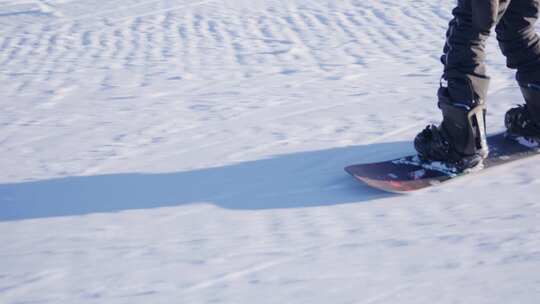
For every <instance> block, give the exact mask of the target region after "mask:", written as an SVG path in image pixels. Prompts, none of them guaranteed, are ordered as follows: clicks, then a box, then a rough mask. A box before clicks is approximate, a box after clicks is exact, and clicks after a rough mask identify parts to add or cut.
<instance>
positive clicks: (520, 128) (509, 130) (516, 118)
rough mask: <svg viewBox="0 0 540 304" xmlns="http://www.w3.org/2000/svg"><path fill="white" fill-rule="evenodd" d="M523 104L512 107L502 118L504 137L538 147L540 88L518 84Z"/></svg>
mask: <svg viewBox="0 0 540 304" xmlns="http://www.w3.org/2000/svg"><path fill="white" fill-rule="evenodd" d="M519 86H520V88H521V92H522V94H523V97H524V98H525V104H524V105H519V106H517V107H514V108H512V109H510V110H508V112H506V115H505V117H504V124H505V126H506V137H507V138H510V139H513V140H516V141H518V142H520V143H522V144H525V145H527V146H532V147H538V146H540V86H539V85H537V84H532V83H528V84H523V83H520V84H519Z"/></svg>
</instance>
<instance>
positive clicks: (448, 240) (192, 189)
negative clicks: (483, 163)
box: [0, 0, 540, 304]
mask: <svg viewBox="0 0 540 304" xmlns="http://www.w3.org/2000/svg"><path fill="white" fill-rule="evenodd" d="M453 5H454V2H453V1H442V0H436V1H398V0H379V1H371V0H370V1H356V0H344V1H329V0H317V1H307V0H290V1H284V0H264V1H263V0H252V1H244V0H211V1H186V0H155V1H152V0H134V1H126V0H111V1H98V2H90V1H80V0H40V1H33V0H0V103H1V107H2V112H1V114H0V130H1V131H0V168H1V172H2V174H0V242H1V243H2V244H3V246H2V248H1V249H0V302H1V303H9V304H11V303H30V302H32V303H34V302H35V303H48V302H52V303H90V302H94V303H95V302H100V303H130V304H132V303H149V302H150V303H171V301H176V302H178V303H277V302H280V303H291V302H292V303H370V304H374V303H505V304H506V303H520V304H522V303H536V301H537V300H536V299H537V298H538V296H539V295H540V277H539V275H538V274H539V273H540V251H539V249H538V248H540V243H539V242H540V241H539V240H540V237H539V236H540V229H539V226H538V214H539V212H540V204H539V203H538V199H537V198H538V195H537V194H538V185H539V184H540V175H539V174H537V172H538V170H535V168H537V167H540V165H539V164H537V161H536V160H533V159H531V160H527V161H523V162H519V163H516V164H512V165H510V166H505V167H504V168H495V169H493V170H490V172H485V173H482V174H478V175H477V178H475V179H474V180H472V179H467V178H463V179H460V180H456V181H455V182H452V183H450V184H448V185H446V186H444V187H438V188H432V189H429V190H427V191H423V192H421V193H417V194H414V195H408V196H400V195H389V194H385V193H381V192H378V191H375V190H373V189H370V188H368V187H367V186H365V185H361V184H357V183H356V182H354V181H353V180H352V179H351V178H350V177H348V176H347V175H346V174H345V173H344V172H343V170H342V168H343V167H344V166H345V165H348V164H351V163H355V162H369V161H378V160H384V159H389V158H393V157H398V156H402V155H404V154H407V153H411V152H412V145H411V144H410V141H411V139H412V138H413V136H414V135H415V133H416V132H417V131H418V130H419V129H421V128H422V127H423V126H424V125H425V124H427V123H429V122H438V121H439V119H440V112H439V110H438V109H437V108H436V106H435V101H434V98H435V89H436V87H437V85H438V78H439V76H440V72H441V65H440V63H439V55H440V51H441V49H442V46H443V43H444V40H443V39H444V33H445V31H446V25H447V23H448V21H449V18H450V11H451V9H452V6H453ZM488 66H489V73H490V75H491V76H492V85H491V89H490V103H489V114H488V127H489V129H490V130H492V131H493V132H496V131H499V130H501V129H502V127H503V126H502V117H503V115H504V112H505V111H506V109H507V108H508V107H509V106H511V105H513V104H517V103H520V102H521V97H520V95H519V92H518V90H517V88H516V85H515V83H514V81H513V73H512V72H511V71H509V70H508V69H507V68H506V67H505V63H504V58H502V56H501V55H500V54H499V51H498V50H497V46H496V42H495V39H493V38H492V39H491V40H490V41H489V45H488Z"/></svg>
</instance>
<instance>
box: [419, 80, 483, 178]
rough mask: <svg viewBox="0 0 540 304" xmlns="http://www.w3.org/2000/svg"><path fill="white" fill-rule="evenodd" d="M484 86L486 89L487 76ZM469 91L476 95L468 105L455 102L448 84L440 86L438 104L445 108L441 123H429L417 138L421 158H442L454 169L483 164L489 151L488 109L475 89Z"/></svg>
mask: <svg viewBox="0 0 540 304" xmlns="http://www.w3.org/2000/svg"><path fill="white" fill-rule="evenodd" d="M469 83H470V82H469ZM484 86H485V88H486V89H487V80H485V83H484ZM468 87H469V88H472V87H473V86H472V85H468ZM484 91H485V90H484ZM470 92H471V95H470V96H475V98H474V100H473V101H472V102H468V104H469V105H468V104H464V103H456V102H453V98H452V97H451V96H450V94H449V90H448V87H443V86H441V88H439V92H438V98H439V103H438V105H439V108H440V109H441V110H442V114H443V121H442V123H441V125H440V126H438V127H437V126H434V125H429V126H427V127H426V128H425V129H424V130H423V131H422V132H420V134H418V135H417V136H416V138H415V139H414V147H415V149H416V151H417V152H418V156H419V157H420V159H421V160H423V161H424V162H434V161H437V162H441V163H443V164H444V165H445V166H446V167H447V168H448V170H449V171H453V172H463V171H466V170H473V169H477V168H478V169H479V168H482V162H483V160H484V159H485V158H486V157H487V156H488V154H489V148H488V145H487V141H486V127H485V114H486V109H485V106H484V102H483V98H480V97H479V96H480V95H478V94H474V91H472V89H471V90H470ZM470 100H471V99H470Z"/></svg>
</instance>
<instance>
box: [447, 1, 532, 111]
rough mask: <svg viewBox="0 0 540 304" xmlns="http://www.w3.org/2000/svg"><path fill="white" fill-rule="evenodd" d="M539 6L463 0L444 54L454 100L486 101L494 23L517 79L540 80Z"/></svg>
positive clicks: (449, 86)
mask: <svg viewBox="0 0 540 304" xmlns="http://www.w3.org/2000/svg"><path fill="white" fill-rule="evenodd" d="M539 10H540V0H458V5H457V7H456V8H455V9H454V10H453V11H452V14H453V16H454V18H453V19H452V20H451V21H450V23H449V27H448V31H447V34H446V38H447V39H446V44H445V47H444V55H443V56H442V57H441V61H442V63H443V64H444V74H443V79H444V80H445V82H446V85H447V87H448V93H449V95H450V98H451V99H452V100H453V101H454V102H457V103H464V104H468V105H470V106H473V105H475V104H479V103H484V100H485V97H486V92H487V86H488V83H489V77H488V76H487V75H486V68H485V65H484V59H485V44H486V40H487V38H488V37H489V35H490V32H491V30H492V29H493V27H495V32H496V34H497V41H498V43H499V46H500V49H501V51H502V53H503V54H504V56H506V64H507V66H508V67H509V68H511V69H516V70H517V72H516V79H517V81H518V82H519V83H531V82H534V83H540V37H539V36H538V35H537V34H536V31H535V28H534V25H535V23H536V21H537V19H538V16H539Z"/></svg>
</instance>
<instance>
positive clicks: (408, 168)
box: [345, 133, 540, 193]
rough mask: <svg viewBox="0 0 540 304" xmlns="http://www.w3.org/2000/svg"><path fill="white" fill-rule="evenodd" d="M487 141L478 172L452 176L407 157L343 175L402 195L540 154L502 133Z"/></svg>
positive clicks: (351, 168) (538, 149) (354, 168)
mask: <svg viewBox="0 0 540 304" xmlns="http://www.w3.org/2000/svg"><path fill="white" fill-rule="evenodd" d="M487 141H488V145H489V149H490V153H489V156H488V158H487V159H485V160H484V165H483V168H481V169H476V170H475V169H473V170H471V171H466V172H456V171H455V170H453V169H452V168H450V167H448V166H446V165H445V164H443V163H441V162H425V161H422V160H420V158H419V157H418V156H417V155H409V156H405V157H401V158H397V159H393V160H388V161H383V162H377V163H366V164H356V165H351V166H348V167H346V168H345V171H347V172H348V173H349V174H351V175H352V176H353V177H354V178H356V179H357V180H359V181H361V182H363V183H365V184H367V185H369V186H371V187H374V188H377V189H380V190H383V191H387V192H396V193H406V192H410V191H415V190H420V189H424V188H428V187H431V186H434V185H439V184H441V183H444V182H447V181H449V180H452V179H454V178H456V177H460V176H464V175H468V174H470V173H474V172H483V171H485V170H487V169H489V168H493V167H497V166H500V165H504V164H506V163H509V162H513V161H516V160H520V159H524V158H527V157H531V156H534V155H537V154H540V147H538V145H537V144H536V143H533V142H530V141H528V140H527V139H525V138H523V137H518V138H512V139H510V138H507V136H505V133H499V134H494V135H490V136H488V138H487Z"/></svg>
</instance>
